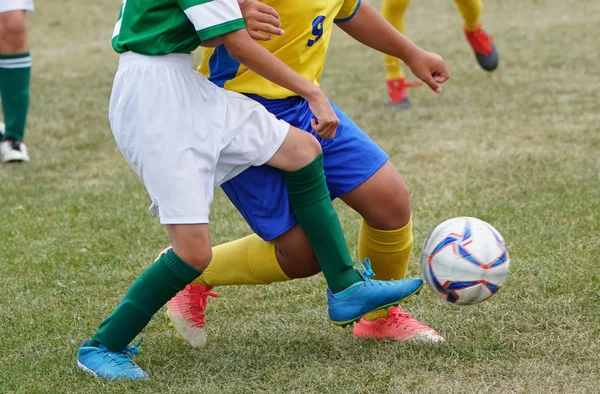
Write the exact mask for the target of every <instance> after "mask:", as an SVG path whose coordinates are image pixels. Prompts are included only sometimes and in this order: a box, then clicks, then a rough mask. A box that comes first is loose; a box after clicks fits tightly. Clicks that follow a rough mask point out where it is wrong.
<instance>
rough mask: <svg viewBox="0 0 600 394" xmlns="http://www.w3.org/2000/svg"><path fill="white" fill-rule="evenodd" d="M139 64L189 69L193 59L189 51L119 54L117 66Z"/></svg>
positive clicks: (191, 67)
mask: <svg viewBox="0 0 600 394" xmlns="http://www.w3.org/2000/svg"><path fill="white" fill-rule="evenodd" d="M140 65H145V66H167V67H173V68H185V69H187V70H190V69H193V60H192V54H190V53H169V54H168V55H159V56H148V55H141V54H139V53H135V52H124V53H122V54H121V55H119V67H128V66H140Z"/></svg>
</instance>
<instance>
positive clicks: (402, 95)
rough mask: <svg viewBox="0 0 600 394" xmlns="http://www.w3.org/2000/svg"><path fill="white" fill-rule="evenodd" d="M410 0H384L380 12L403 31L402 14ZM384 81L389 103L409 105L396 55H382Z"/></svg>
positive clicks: (404, 106) (400, 63)
mask: <svg viewBox="0 0 600 394" xmlns="http://www.w3.org/2000/svg"><path fill="white" fill-rule="evenodd" d="M409 3H410V0H384V1H383V3H382V5H381V14H382V15H383V16H384V18H385V19H387V21H388V22H390V23H391V24H392V26H394V27H395V28H396V29H397V30H398V31H399V32H401V33H404V14H405V12H406V9H407V8H408V4H409ZM383 59H384V62H385V81H386V85H387V90H388V96H389V99H390V104H393V105H398V106H399V107H402V108H408V107H410V102H409V101H408V91H407V89H408V87H407V84H406V81H405V79H404V71H403V70H402V61H401V60H400V59H398V58H396V57H393V56H388V55H384V56H383Z"/></svg>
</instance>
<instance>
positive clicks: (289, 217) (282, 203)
mask: <svg viewBox="0 0 600 394" xmlns="http://www.w3.org/2000/svg"><path fill="white" fill-rule="evenodd" d="M221 188H222V189H223V191H224V192H225V194H226V195H227V197H228V198H229V200H231V202H232V203H233V205H234V206H235V207H236V208H237V210H238V211H239V212H240V213H241V214H242V216H243V217H244V219H245V220H246V223H248V225H249V226H250V228H252V230H253V231H254V232H255V233H256V234H257V235H258V236H259V237H261V238H262V239H264V240H265V241H272V240H274V239H276V238H278V237H279V236H281V235H283V234H285V233H286V232H288V231H289V230H291V229H292V228H294V226H296V224H297V222H296V218H295V217H294V214H293V212H292V208H291V205H290V201H289V196H288V191H287V185H286V183H285V179H284V177H283V172H282V171H281V170H278V169H276V168H273V167H269V166H260V167H250V168H248V169H247V170H245V171H244V172H242V173H241V174H239V175H238V176H236V177H235V178H233V179H231V180H229V181H227V182H225V183H223V184H222V185H221Z"/></svg>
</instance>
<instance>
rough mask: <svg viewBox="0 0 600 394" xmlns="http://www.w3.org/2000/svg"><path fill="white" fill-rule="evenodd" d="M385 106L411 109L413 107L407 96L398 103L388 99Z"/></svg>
mask: <svg viewBox="0 0 600 394" xmlns="http://www.w3.org/2000/svg"><path fill="white" fill-rule="evenodd" d="M385 106H386V107H388V108H397V109H410V108H411V104H410V101H409V100H408V99H407V98H405V99H404V100H402V101H398V102H397V103H393V102H391V101H388V102H387V104H386V105H385Z"/></svg>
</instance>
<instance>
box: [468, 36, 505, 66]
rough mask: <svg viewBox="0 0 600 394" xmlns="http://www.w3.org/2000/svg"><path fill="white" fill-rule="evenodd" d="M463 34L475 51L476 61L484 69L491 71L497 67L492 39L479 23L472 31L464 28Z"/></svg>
mask: <svg viewBox="0 0 600 394" xmlns="http://www.w3.org/2000/svg"><path fill="white" fill-rule="evenodd" d="M465 36H466V37H467V41H469V45H471V48H473V51H474V52H475V57H476V58H477V63H479V65H480V66H481V68H483V69H484V70H486V71H493V70H495V69H496V68H497V67H498V51H497V50H496V46H495V45H494V39H493V38H492V36H489V35H488V34H487V33H486V32H485V31H484V30H483V29H482V28H481V25H479V26H477V29H475V30H473V31H467V30H465Z"/></svg>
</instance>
